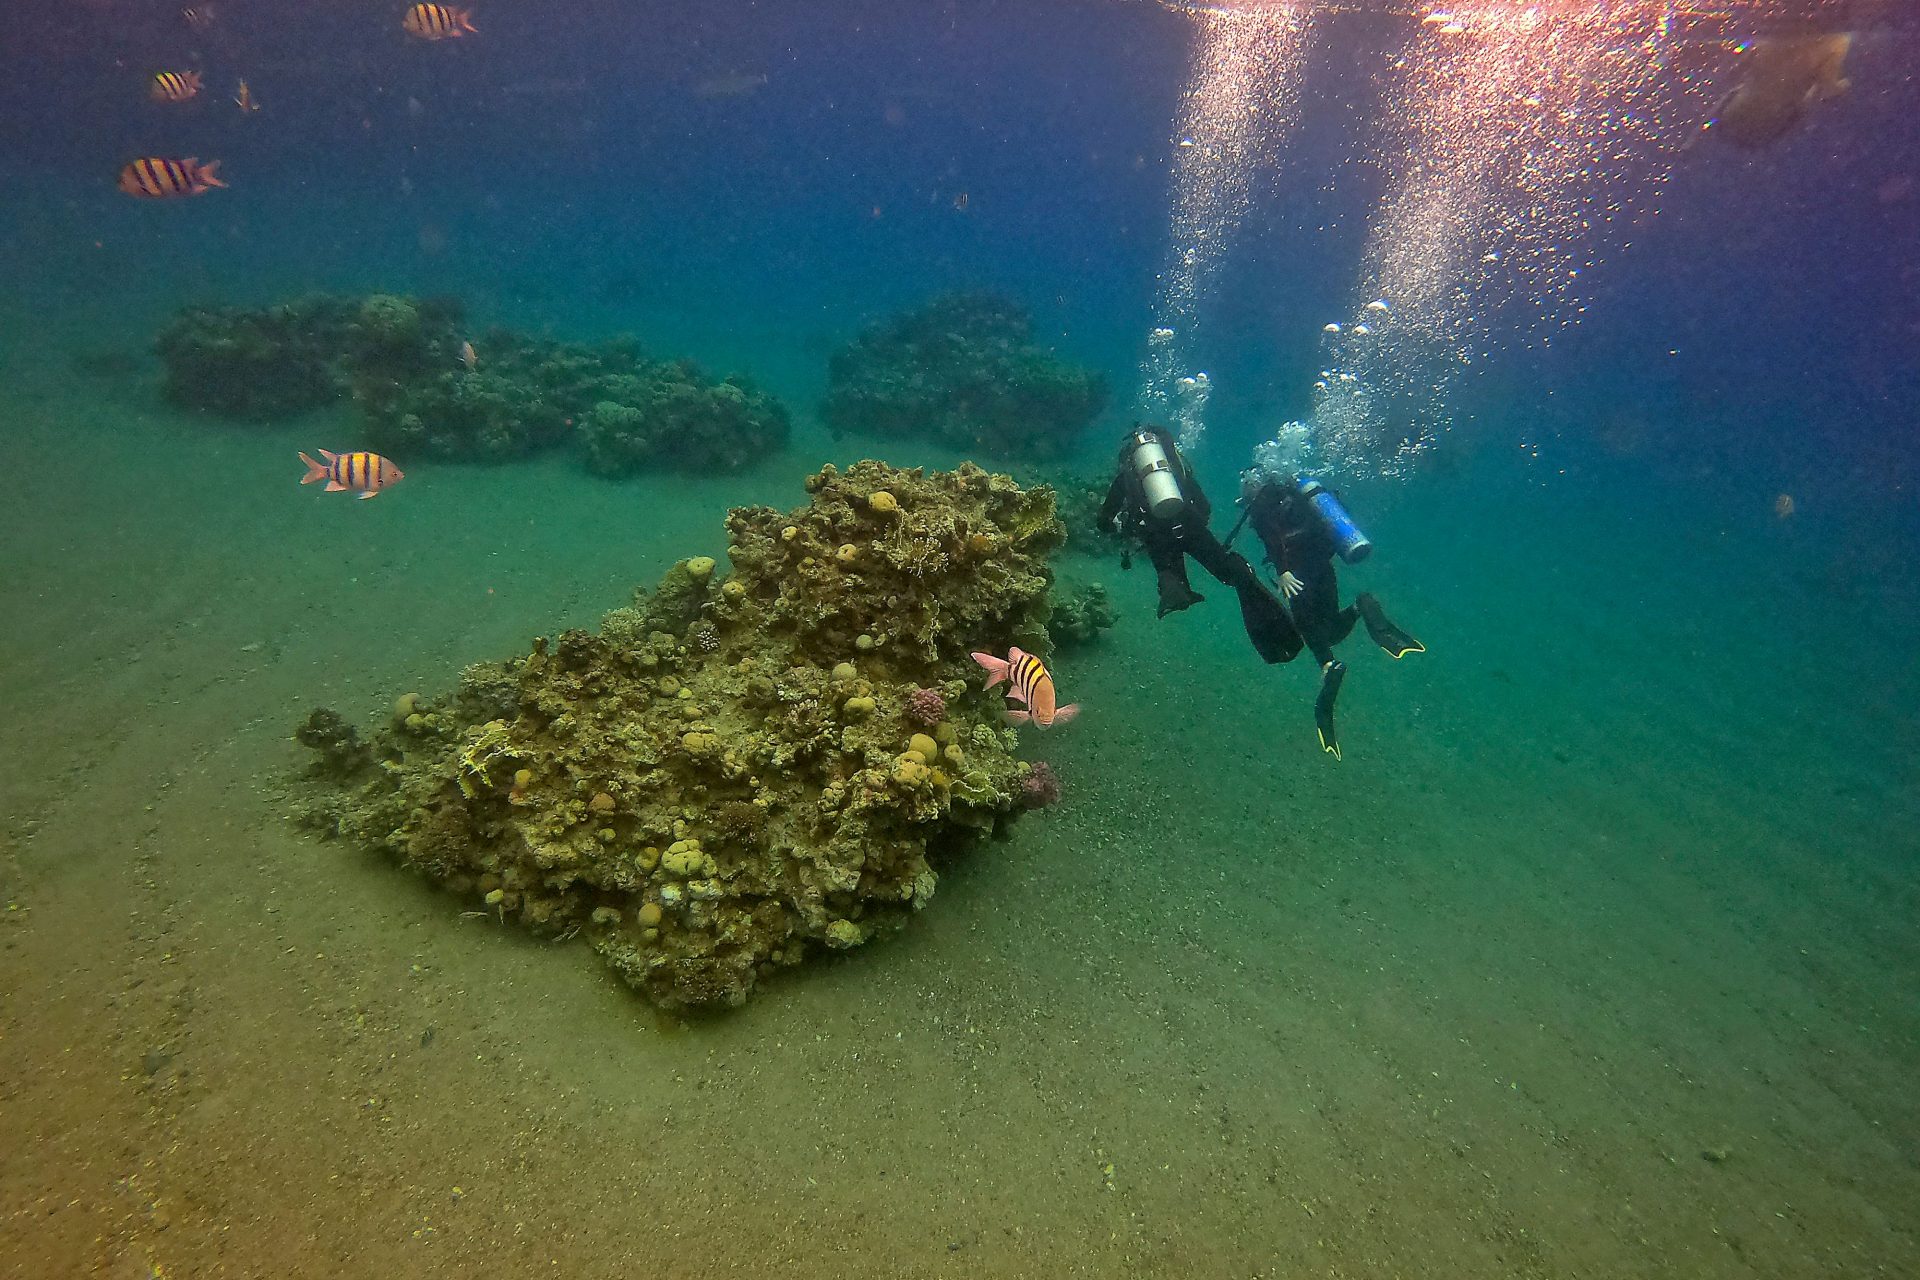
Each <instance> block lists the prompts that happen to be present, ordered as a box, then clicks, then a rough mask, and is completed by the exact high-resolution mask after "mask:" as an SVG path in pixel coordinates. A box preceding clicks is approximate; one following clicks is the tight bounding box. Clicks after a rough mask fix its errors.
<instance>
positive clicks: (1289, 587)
mask: <svg viewBox="0 0 1920 1280" xmlns="http://www.w3.org/2000/svg"><path fill="white" fill-rule="evenodd" d="M1306 589H1307V584H1306V583H1304V582H1302V581H1300V579H1298V578H1296V577H1294V576H1293V573H1292V572H1291V571H1288V572H1286V573H1283V574H1281V575H1280V594H1281V595H1283V596H1285V597H1286V598H1287V599H1289V600H1291V599H1293V598H1294V597H1295V596H1297V595H1299V594H1300V593H1301V592H1302V591H1305V590H1306Z"/></svg>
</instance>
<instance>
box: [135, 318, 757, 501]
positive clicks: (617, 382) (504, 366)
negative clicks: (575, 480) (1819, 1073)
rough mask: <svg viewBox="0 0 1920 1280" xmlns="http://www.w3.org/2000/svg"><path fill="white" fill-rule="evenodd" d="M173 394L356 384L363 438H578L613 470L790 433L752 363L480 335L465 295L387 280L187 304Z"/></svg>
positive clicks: (303, 391) (205, 398)
mask: <svg viewBox="0 0 1920 1280" xmlns="http://www.w3.org/2000/svg"><path fill="white" fill-rule="evenodd" d="M158 349H159V352H160V356H161V359H162V361H163V362H164V364H165V366H166V382H165V387H166V393H167V395H168V397H169V398H170V399H172V400H173V401H174V402H175V403H177V404H180V405H183V406H185V407H188V408H196V409H202V410H205V411H208V412H213V413H219V414H223V415H226V416H233V417H255V418H271V417H284V416H287V415H289V414H294V413H299V412H303V411H305V410H308V409H313V408H317V407H319V406H321V405H324V404H326V403H329V402H331V401H334V400H337V399H339V398H341V397H342V396H346V397H350V398H351V399H352V401H353V403H354V404H355V405H356V406H357V407H358V408H359V410H360V413H361V420H362V423H363V433H362V435H361V437H360V439H359V440H357V441H355V442H354V443H355V444H359V445H364V446H366V447H368V448H371V449H375V450H378V451H380V452H382V453H387V454H392V455H396V456H398V457H401V458H407V459H411V458H418V457H428V458H443V459H460V460H468V461H480V462H500V461H506V460H509V459H512V458H517V457H524V456H527V455H529V454H533V453H537V452H539V451H541V450H544V449H550V448H560V447H572V448H577V449H579V450H580V451H581V453H582V455H583V456H584V458H585V460H586V463H587V465H588V466H589V467H591V468H592V469H593V470H595V471H598V472H601V473H603V474H619V473H624V472H629V471H634V470H638V469H641V468H647V467H651V468H667V469H674V470H683V471H737V470H740V469H741V468H744V467H747V466H749V465H751V464H752V463H754V462H755V461H757V460H759V459H760V458H762V457H764V456H765V455H766V454H768V453H770V452H772V451H774V450H777V449H779V448H781V447H782V446H783V445H784V444H785V443H786V439H787V431H788V417H787V411H786V409H785V408H784V407H782V406H781V405H780V403H779V402H778V401H776V400H774V399H773V398H772V397H770V396H768V395H766V394H765V393H763V392H761V391H758V390H756V389H754V387H753V386H752V385H751V384H750V383H748V382H747V381H746V380H745V379H743V378H739V377H732V378H727V379H724V380H722V381H718V382H716V381H713V380H711V379H709V378H707V377H706V376H705V375H704V374H702V373H701V372H700V370H699V369H698V368H697V367H696V366H694V365H693V364H691V363H689V362H687V361H683V360H681V361H662V360H654V359H650V358H649V357H647V356H646V355H644V354H643V353H642V352H641V350H640V348H639V346H638V345H637V344H635V343H633V342H632V341H630V340H625V339H620V340H615V341H611V342H602V343H597V344H581V343H562V342H553V341H548V340H544V339H538V338H531V337H527V336H524V335H521V334H516V333H513V332H510V331H508V330H505V329H494V330H490V331H488V332H487V333H486V334H484V335H482V336H480V337H478V338H477V339H470V338H469V337H468V335H467V332H466V329H465V326H464V324H463V316H462V312H461V309H460V306H459V304H458V303H457V302H453V301H448V300H437V299H426V300H416V299H413V298H405V297H399V296H396V295H392V294H374V295H371V296H369V297H366V298H359V299H352V298H329V297H316V298H309V299H304V300H302V301H300V302H297V303H291V304H288V305H286V306H281V307H271V308H267V309H265V310H252V311H249V310H242V309H238V308H221V309H211V310H210V309H197V310H192V311H187V312H183V313H181V315H180V316H179V317H177V318H176V319H175V320H174V321H173V323H172V324H170V325H169V326H168V327H167V328H166V330H165V331H163V332H162V334H161V335H160V338H159V342H158Z"/></svg>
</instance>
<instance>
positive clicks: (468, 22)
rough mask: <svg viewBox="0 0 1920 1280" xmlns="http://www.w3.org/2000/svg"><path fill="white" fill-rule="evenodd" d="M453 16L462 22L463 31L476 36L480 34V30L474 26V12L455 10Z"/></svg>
mask: <svg viewBox="0 0 1920 1280" xmlns="http://www.w3.org/2000/svg"><path fill="white" fill-rule="evenodd" d="M453 16H454V17H456V18H458V19H459V20H460V29H461V30H462V31H471V32H472V33H473V34H474V35H476V36H477V35H479V34H480V28H478V27H476V26H474V25H473V10H471V9H455V10H454V11H453Z"/></svg>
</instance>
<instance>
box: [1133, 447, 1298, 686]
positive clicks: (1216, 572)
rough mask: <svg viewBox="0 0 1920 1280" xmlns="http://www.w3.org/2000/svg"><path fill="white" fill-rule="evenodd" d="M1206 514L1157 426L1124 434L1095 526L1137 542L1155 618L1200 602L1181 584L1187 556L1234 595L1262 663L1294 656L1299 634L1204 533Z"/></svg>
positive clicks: (1208, 509)
mask: <svg viewBox="0 0 1920 1280" xmlns="http://www.w3.org/2000/svg"><path fill="white" fill-rule="evenodd" d="M1212 514H1213V507H1212V504H1210V503H1209V502H1208V501H1207V495H1206V494H1205V493H1204V492H1202V491H1201V489H1200V483H1199V481H1197V480H1196V479H1194V475H1193V470H1192V468H1190V467H1188V466H1187V460H1186V459H1185V458H1183V457H1181V456H1180V450H1179V449H1178V448H1177V447H1176V446H1175V445H1174V442H1173V437H1172V436H1171V435H1170V434H1168V433H1167V431H1166V430H1165V429H1164V428H1161V427H1151V426H1136V427H1135V428H1134V429H1133V430H1132V431H1129V432H1128V433H1127V437H1126V439H1125V440H1124V441H1122V442H1121V445H1120V460H1119V469H1118V472H1117V473H1116V474H1115V475H1114V477H1113V484H1112V485H1110V486H1109V487H1108V489H1107V500H1106V502H1105V503H1103V504H1102V505H1101V507H1100V523H1101V525H1102V526H1103V527H1106V528H1110V529H1112V530H1114V531H1115V532H1116V533H1119V534H1121V535H1122V536H1128V537H1135V538H1138V539H1139V540H1140V542H1141V544H1142V545H1143V546H1144V547H1145V548H1146V552H1147V558H1148V559H1149V560H1151V561H1152V562H1153V568H1154V572H1155V573H1156V574H1158V575H1159V590H1160V614H1159V616H1160V617H1162V618H1164V617H1166V616H1167V615H1168V614H1169V613H1175V612H1178V611H1179V610H1181V609H1185V608H1186V607H1187V606H1188V605H1193V604H1198V603H1199V602H1200V601H1201V600H1204V599H1205V598H1206V597H1204V596H1202V595H1201V594H1200V593H1199V592H1197V591H1195V590H1194V589H1193V585H1192V584H1191V583H1190V582H1188V581H1187V561H1186V558H1187V557H1188V556H1192V557H1193V558H1194V559H1195V560H1197V561H1199V562H1200V567H1201V568H1203V569H1205V570H1206V571H1207V572H1208V573H1210V574H1212V575H1213V576H1214V577H1215V578H1216V579H1218V580H1219V581H1220V583H1221V584H1222V585H1223V586H1229V587H1232V588H1233V589H1234V591H1235V592H1236V593H1237V594H1238V595H1239V597H1240V618H1241V621H1242V622H1244V623H1245V624H1246V628H1247V638H1248V639H1249V640H1251V641H1252V642H1253V647H1254V650H1255V651H1256V652H1258V653H1259V655H1260V656H1261V657H1262V658H1264V659H1266V660H1267V661H1268V662H1286V661H1289V660H1290V659H1292V658H1293V656H1294V655H1295V654H1297V653H1299V652H1300V633H1299V632H1298V631H1296V630H1294V625H1293V620H1292V619H1291V618H1289V617H1288V616H1287V611H1286V609H1285V608H1283V607H1282V606H1281V604H1280V601H1279V599H1278V598H1276V597H1275V596H1274V594H1273V592H1272V591H1270V590H1269V589H1268V588H1267V586H1266V584H1265V583H1263V582H1261V581H1260V577H1259V575H1258V574H1256V573H1255V572H1254V571H1253V566H1252V565H1250V564H1248V563H1247V560H1246V557H1245V556H1242V555H1238V554H1236V553H1235V552H1232V551H1229V550H1228V549H1227V548H1226V547H1225V546H1223V545H1222V544H1221V542H1220V540H1219V539H1218V538H1216V537H1214V536H1213V531H1212V530H1210V529H1208V528H1207V520H1208V518H1209V517H1210V516H1211V515H1212ZM1123 563H1126V562H1125V561H1123Z"/></svg>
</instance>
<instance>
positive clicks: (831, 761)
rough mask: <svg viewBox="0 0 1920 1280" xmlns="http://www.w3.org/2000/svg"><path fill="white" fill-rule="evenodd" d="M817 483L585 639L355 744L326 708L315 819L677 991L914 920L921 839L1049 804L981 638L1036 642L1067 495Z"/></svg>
mask: <svg viewBox="0 0 1920 1280" xmlns="http://www.w3.org/2000/svg"><path fill="white" fill-rule="evenodd" d="M807 483H808V488H809V490H810V491H811V493H812V501H811V502H810V503H808V504H807V505H806V506H805V507H802V508H799V509H796V510H794V511H791V512H787V513H782V512H779V511H776V510H774V509H772V508H766V507H754V508H742V509H736V510H734V511H733V512H731V513H730V515H729V517H728V520H727V532H728V536H729V546H728V548H727V554H728V558H729V560H730V561H731V562H732V572H731V573H723V572H721V570H720V568H719V566H717V565H716V564H715V562H714V561H713V560H711V559H707V558H705V557H700V558H694V559H688V560H682V561H680V562H679V563H678V564H676V565H674V566H673V568H672V569H671V570H669V571H668V572H667V574H666V575H665V577H664V578H663V579H662V580H661V582H660V584H659V586H658V587H657V588H656V589H655V590H653V591H652V592H641V593H636V598H635V601H634V603H633V604H632V605H630V606H628V607H626V608H621V609H616V610H614V611H613V612H612V613H610V614H608V615H607V617H606V618H605V619H604V620H603V621H602V624H601V626H600V628H599V629H598V630H597V631H595V632H586V631H569V632H566V633H564V634H561V635H559V636H558V637H556V638H554V639H552V640H551V641H549V640H546V639H540V640H536V641H535V642H534V644H533V646H532V652H531V653H530V654H528V655H527V656H525V657H521V658H517V659H514V660H512V661H509V662H504V663H483V664H480V665H478V666H475V667H472V668H469V669H468V670H467V672H466V673H465V675H464V677H463V679H462V680H461V682H460V685H459V687H458V688H457V689H456V690H455V691H454V692H452V693H450V694H448V695H445V696H442V697H438V698H423V697H420V696H419V695H416V694H411V693H409V694H406V695H404V696H402V697H401V698H400V699H399V700H398V701H397V702H396V704H395V705H394V709H393V715H392V717H391V722H390V723H389V724H387V725H386V726H384V727H382V728H381V729H379V730H378V731H377V732H376V733H374V734H373V735H372V736H371V739H370V741H368V742H366V743H364V744H363V743H361V742H359V741H357V739H356V737H355V735H354V733H353V731H352V729H351V727H350V726H347V725H346V724H345V723H344V722H343V721H341V720H340V718H339V717H338V716H337V715H334V714H333V713H331V712H328V711H325V710H319V711H316V712H315V713H314V716H313V717H312V718H311V719H310V720H309V722H308V724H307V725H306V726H305V727H303V729H302V731H301V733H300V734H299V735H297V736H299V737H300V739H301V740H302V741H303V742H304V743H306V744H307V745H308V746H310V747H312V748H314V749H315V750H316V751H317V752H318V753H319V759H318V761H317V763H316V765H315V767H314V774H315V776H316V777H317V778H320V779H323V780H324V781H325V782H326V783H327V784H328V789H327V791H326V793H325V794H324V795H323V797H322V798H321V799H320V800H319V801H318V802H317V803H316V804H315V805H314V806H313V807H312V808H311V810H310V811H309V812H307V813H306V814H305V815H304V817H305V818H306V819H307V820H308V821H311V822H314V823H316V824H318V825H321V826H324V827H325V828H327V829H329V830H331V831H333V832H336V833H338V834H341V835H344V836H347V837H349V838H352V839H354V840H356V841H359V842H361V843H364V844H366V845H369V846H373V847H377V848H380V849H383V850H386V851H387V852H389V853H391V854H392V855H394V856H395V857H397V858H399V859H400V860H401V861H403V862H404V863H406V864H408V865H410V866H412V867H414V868H417V869H418V870H420V871H421V872H423V873H424V874H426V875H428V876H429V877H431V878H432V879H434V880H436V881H438V882H440V883H442V884H444V885H445V886H446V887H447V888H449V889H450V890H452V891H453V892H454V893H456V894H458V895H460V896H462V897H464V898H466V899H467V900H468V904H469V906H470V907H471V909H473V910H475V911H484V912H487V913H489V914H496V915H497V916H498V917H499V918H500V919H501V920H503V921H505V920H508V919H512V920H515V921H518V922H520V923H522V924H524V925H525V926H527V927H529V928H531V929H534V930H536V931H539V932H542V933H545V934H549V935H553V936H564V935H571V934H574V933H579V934H582V935H584V936H585V937H586V938H587V939H589V940H590V941H591V942H592V944H593V946H594V947H595V948H596V949H597V950H598V951H599V953H600V954H601V955H602V956H603V957H604V958H605V959H606V961H607V962H608V964H609V965H611V967H612V968H613V969H614V971H615V972H616V973H618V974H619V975H620V976H621V977H622V978H624V979H625V980H626V981H627V982H629V983H631V984H632V985H633V986H634V987H636V988H637V989H639V990H640V991H642V992H644V993H645V994H646V995H647V996H649V997H651V998H652V999H653V1000H654V1001H656V1002H657V1003H659V1004H660V1005H662V1006H664V1007H668V1008H684V1007H690V1006H731V1005H738V1004H740V1003H741V1002H743V1001H744V1000H745V999H746V998H747V996H748V994H749V993H750V992H751V991H752V990H753V988H754V986H755V984H756V982H757V981H758V980H759V979H760V978H762V977H764V976H766V975H768V974H770V973H773V972H775V971H776V970H777V969H779V968H781V967H785V966H792V965H797V964H799V963H801V962H802V960H804V959H805V958H806V957H808V956H809V955H813V954H818V953H821V952H824V951H831V950H844V949H847V948H851V947H855V946H858V945H860V944H862V943H864V942H866V941H868V940H869V939H871V938H873V937H875V936H877V935H880V934H883V933H885V932H887V931H890V930H892V929H895V928H898V927H899V926H901V925H902V924H903V923H904V922H905V921H906V920H907V919H908V918H910V917H911V915H912V913H913V912H914V911H915V910H916V909H918V908H920V907H922V906H924V905H925V904H926V902H927V900H928V899H929V897H931V895H932V893H933V890H934V884H935V873H934V871H933V869H932V867H931V866H930V864H929V857H930V856H934V857H938V856H939V855H940V854H941V853H942V852H947V851H951V850H952V849H953V847H954V846H956V845H958V844H963V843H966V842H968V841H970V840H972V839H974V838H976V837H977V836H979V835H981V834H983V833H987V832H990V831H992V830H994V829H995V828H996V827H998V826H1000V825H1001V824H1003V823H1005V822H1007V821H1009V820H1011V819H1012V818H1013V817H1014V816H1015V815H1017V814H1018V813H1019V812H1020V811H1021V810H1022V808H1024V807H1027V806H1030V805H1031V804H1032V795H1033V787H1031V786H1030V785H1029V783H1028V778H1029V776H1030V775H1031V772H1032V766H1029V765H1027V764H1025V763H1023V762H1020V761H1017V760H1016V759H1015V758H1014V755H1013V751H1014V747H1015V744H1016V741H1017V739H1016V738H1015V735H1014V734H1013V732H1012V731H1011V730H1009V729H1007V728H1005V727H1003V726H1002V725H1001V723H1000V721H999V719H998V711H999V696H998V695H997V694H994V695H989V694H987V693H985V692H984V691H983V690H982V689H981V688H980V682H979V681H978V680H977V679H976V680H972V681H971V682H970V681H969V679H968V677H969V675H970V674H971V673H972V672H973V671H974V664H973V663H972V661H971V660H970V659H969V658H968V657H967V654H968V652H969V651H970V650H973V649H989V650H994V651H1004V650H1005V648H1006V646H1007V645H1009V644H1020V645H1022V646H1025V647H1036V646H1037V647H1041V648H1044V644H1045V635H1046V620H1047V613H1048V608H1049V605H1048V588H1049V584H1050V577H1049V571H1048V567H1047V556H1048V555H1049V553H1051V552H1052V551H1053V549H1054V548H1056V547H1057V546H1058V545H1059V544H1060V542H1061V539H1062V537H1063V532H1064V531H1063V530H1062V529H1061V527H1060V524H1059V522H1058V521H1057V520H1056V519H1055V518H1054V515H1053V495H1052V493H1051V491H1050V490H1048V489H1045V488H1040V489H1033V490H1023V489H1021V488H1019V487H1018V486H1017V485H1015V484H1014V482H1013V481H1011V480H1009V479H1007V478H1006V477H1004V476H995V475H989V474H988V473H987V472H985V471H982V470H980V469H979V468H977V467H973V466H971V465H967V466H963V467H961V468H960V469H958V470H956V471H953V472H939V473H933V474H924V473H922V472H920V471H917V470H916V471H904V470H898V469H895V468H891V467H887V466H885V465H883V464H881V463H877V462H862V463H859V464H857V465H855V466H854V467H852V468H851V469H849V470H848V471H846V472H844V473H841V472H838V471H836V470H835V469H834V468H832V467H828V468H826V469H825V470H823V471H821V472H819V473H818V474H817V475H815V476H813V477H811V478H810V479H809V480H808V482H807ZM928 689H935V690H939V691H940V697H941V699H942V700H943V703H944V707H943V710H944V715H945V718H943V719H941V720H939V721H938V722H937V723H934V724H926V723H924V722H923V721H922V720H918V719H914V718H913V717H912V711H913V710H914V709H915V708H916V707H917V708H920V709H922V710H924V708H925V707H926V706H927V705H928V700H927V699H926V698H925V697H924V696H922V697H919V698H917V699H916V698H915V696H914V695H915V694H916V692H918V691H924V690H928Z"/></svg>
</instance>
